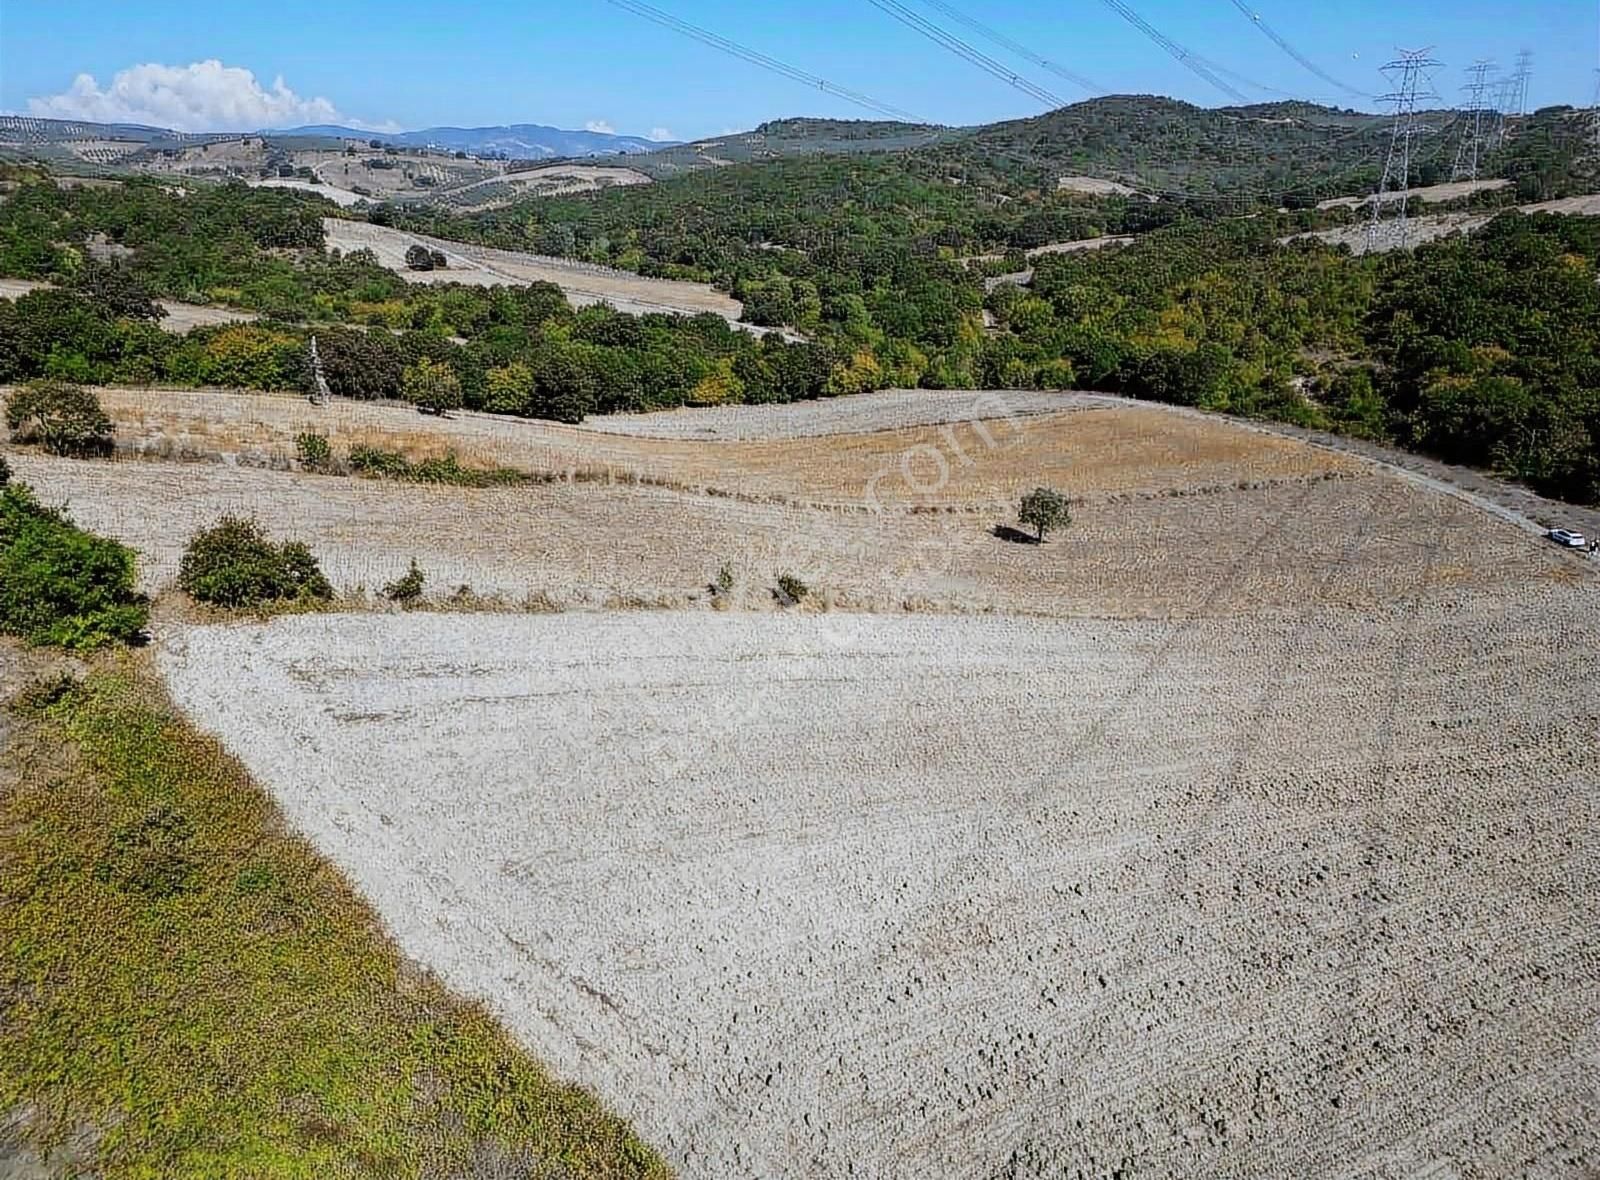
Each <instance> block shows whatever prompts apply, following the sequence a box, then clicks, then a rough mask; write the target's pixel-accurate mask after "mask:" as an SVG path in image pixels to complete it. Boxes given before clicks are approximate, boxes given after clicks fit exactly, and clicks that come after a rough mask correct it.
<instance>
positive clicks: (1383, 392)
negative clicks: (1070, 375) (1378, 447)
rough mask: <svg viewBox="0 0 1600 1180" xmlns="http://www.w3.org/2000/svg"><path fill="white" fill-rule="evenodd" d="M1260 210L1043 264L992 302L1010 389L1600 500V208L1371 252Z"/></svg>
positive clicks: (1515, 216) (1508, 221)
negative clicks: (1407, 249)
mask: <svg viewBox="0 0 1600 1180" xmlns="http://www.w3.org/2000/svg"><path fill="white" fill-rule="evenodd" d="M1270 233H1271V231H1270V229H1268V228H1266V227H1263V226H1262V225H1260V224H1259V223H1256V222H1253V221H1229V222H1215V223H1209V224H1197V225H1192V226H1185V227H1182V228H1179V229H1175V230H1171V231H1166V232H1164V233H1159V234H1153V235H1151V236H1149V237H1148V238H1145V239H1142V240H1141V241H1139V242H1138V243H1137V244H1136V245H1134V246H1131V247H1129V248H1127V249H1122V250H1116V251H1109V252H1105V253H1101V254H1078V255H1071V256H1058V257H1053V258H1047V259H1041V260H1040V262H1039V266H1038V270H1037V274H1036V276H1035V280H1034V283H1033V286H1032V290H1030V291H1023V290H1021V289H1018V288H1004V287H1002V288H1000V289H998V290H997V291H996V292H994V293H993V294H992V295H991V296H990V299H989V305H990V307H991V309H992V312H993V314H994V315H995V316H996V317H997V318H998V319H999V320H1000V322H1001V324H1002V325H1003V326H1004V327H1005V328H1006V329H1007V332H1006V335H1005V337H1003V339H1004V340H1006V341H1007V342H1008V343H1007V345H1006V349H1007V351H1008V353H1009V356H1008V360H1007V364H1006V366H1003V367H1002V368H1001V369H999V370H998V371H995V372H992V373H991V374H990V376H991V377H993V378H994V379H996V381H997V382H998V383H1000V384H1015V383H1021V382H1024V381H1027V380H1028V379H1029V378H1030V376H1031V375H1032V374H1034V373H1036V372H1037V368H1038V366H1040V365H1046V364H1049V365H1057V366H1059V365H1061V364H1062V363H1064V362H1065V363H1070V364H1071V365H1072V367H1073V370H1074V373H1075V375H1076V377H1077V381H1078V383H1079V384H1080V385H1083V386H1086V387H1090V388H1095V389H1103V390H1108V391H1113V392H1120V393H1128V394H1132V395H1134V396H1136V397H1146V398H1152V399H1155V400H1160V401H1168V402H1177V403H1181V404H1185V405H1194V406H1199V407H1202V408H1206V409H1215V410H1224V411H1228V412H1232V413H1240V414H1249V415H1261V416H1270V417H1276V418H1283V419H1287V420H1290V421H1296V422H1300V423H1303V424H1305V425H1310V426H1321V427H1327V428H1330V429H1335V430H1340V431H1343V432H1347V433H1353V434H1358V435H1363V436H1367V437H1374V438H1381V439H1389V440H1392V441H1395V442H1398V443H1400V444H1401V445H1403V446H1407V447H1411V448H1414V449H1418V450H1422V451H1426V452H1430V453H1433V454H1436V455H1439V456H1440V457H1443V458H1445V459H1449V460H1453V461H1457V462H1462V463H1467V464H1472V465H1475V466H1480V467H1487V468H1491V469H1493V470H1496V471H1499V472H1502V473H1504V474H1507V475H1510V476H1513V477H1515V478H1518V479H1522V480H1525V481H1527V482H1529V483H1530V484H1532V485H1533V486H1535V487H1537V488H1539V489H1541V490H1543V491H1545V492H1548V493H1550V494H1553V495H1556V496H1560V497H1563V498H1567V499H1572V500H1579V501H1587V502H1593V501H1596V500H1600V286H1597V285H1596V278H1597V269H1596V264H1597V259H1600V220H1597V219H1593V218H1573V217H1557V216H1551V215H1547V214H1546V215H1539V216H1534V217H1527V216H1524V215H1522V214H1519V213H1515V212H1513V213H1507V214H1504V215H1502V216H1501V217H1499V218H1497V219H1496V220H1495V221H1493V222H1492V223H1491V224H1490V225H1489V226H1488V227H1487V228H1486V229H1485V230H1483V231H1482V232H1480V233H1478V234H1475V235H1473V236H1471V237H1468V238H1453V239H1448V240H1444V241H1439V242H1435V243H1431V244H1429V245H1426V246H1423V247H1421V248H1420V249H1418V250H1416V251H1415V252H1413V253H1404V252H1397V253H1392V254H1381V255H1374V256H1370V257H1364V258H1353V257H1351V256H1350V255H1349V254H1348V253H1345V252H1343V251H1337V250H1332V249H1329V248H1327V247H1325V246H1322V245H1320V244H1317V243H1307V242H1299V243H1291V244H1289V245H1287V246H1284V245H1279V244H1278V243H1277V242H1276V241H1275V240H1273V239H1272V237H1271V236H1270Z"/></svg>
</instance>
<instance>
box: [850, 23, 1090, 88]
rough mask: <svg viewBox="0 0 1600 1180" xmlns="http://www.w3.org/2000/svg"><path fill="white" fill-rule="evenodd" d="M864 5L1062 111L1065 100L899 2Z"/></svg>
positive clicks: (1009, 84)
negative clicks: (875, 9)
mask: <svg viewBox="0 0 1600 1180" xmlns="http://www.w3.org/2000/svg"><path fill="white" fill-rule="evenodd" d="M868 2H869V3H870V4H872V5H873V7H875V8H879V9H882V10H883V11H884V12H886V13H888V14H889V15H890V16H892V17H894V18H895V20H897V21H899V22H900V23H901V24H903V25H905V26H906V27H907V28H910V29H914V30H915V31H916V32H918V33H920V34H922V35H923V36H924V37H926V38H928V40H930V41H932V42H934V43H935V44H937V45H942V46H944V47H945V48H946V49H948V50H949V51H950V52H951V53H953V54H955V55H956V56H957V57H960V58H963V59H965V60H966V61H969V62H971V63H972V64H973V65H975V66H977V67H978V68H979V69H980V70H982V71H983V72H984V73H986V74H989V75H991V76H992V77H995V78H998V79H1000V81H1002V82H1004V83H1005V84H1006V85H1008V86H1011V87H1014V88H1015V89H1017V90H1020V91H1022V93H1023V94H1026V95H1027V96H1028V97H1029V98H1031V99H1033V100H1034V101H1035V102H1039V103H1043V104H1044V105H1045V106H1046V107H1048V108H1049V109H1051V110H1054V109H1055V108H1056V107H1064V106H1066V105H1067V100H1066V99H1064V98H1062V97H1061V96H1060V95H1056V94H1052V93H1050V91H1048V90H1046V89H1045V88H1044V87H1043V86H1040V85H1038V84H1036V83H1034V82H1030V81H1029V80H1028V79H1027V78H1024V77H1023V76H1022V75H1021V74H1019V73H1017V72H1016V71H1015V70H1013V69H1011V68H1009V67H1008V66H1006V65H1004V64H1002V63H1001V62H998V61H996V60H995V59H994V58H992V57H990V56H989V55H988V54H986V53H984V52H983V51H982V50H980V49H975V48H973V47H972V46H971V45H969V44H968V43H967V42H965V41H963V40H962V39H961V38H960V37H957V36H956V35H955V34H954V33H950V32H947V31H945V30H944V29H942V28H940V27H939V26H938V25H936V24H934V23H933V22H932V21H931V20H929V19H928V18H927V17H925V16H922V15H921V14H920V13H916V12H913V11H912V10H911V9H909V8H907V7H906V6H905V5H904V4H901V3H900V2H899V0H868Z"/></svg>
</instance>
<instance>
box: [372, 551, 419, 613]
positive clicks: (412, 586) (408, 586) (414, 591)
mask: <svg viewBox="0 0 1600 1180" xmlns="http://www.w3.org/2000/svg"><path fill="white" fill-rule="evenodd" d="M426 582H427V576H426V575H425V574H424V573H423V572H422V570H421V569H419V568H418V567H417V559H416V558H414V557H413V558H412V559H411V568H410V569H408V570H407V571H406V572H405V573H404V574H402V575H401V576H400V577H398V578H396V579H395V580H394V581H392V582H390V583H389V584H388V585H387V586H385V587H384V588H383V596H384V597H385V598H387V599H388V600H389V601H391V602H398V603H401V604H402V605H405V606H410V605H411V604H412V603H414V602H416V601H417V600H418V599H419V598H421V597H422V588H423V586H424V585H425V584H426Z"/></svg>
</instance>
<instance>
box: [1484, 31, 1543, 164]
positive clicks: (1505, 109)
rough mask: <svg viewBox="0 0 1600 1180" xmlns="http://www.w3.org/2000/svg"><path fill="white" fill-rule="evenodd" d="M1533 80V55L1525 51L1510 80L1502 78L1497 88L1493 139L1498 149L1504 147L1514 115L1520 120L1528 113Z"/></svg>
mask: <svg viewBox="0 0 1600 1180" xmlns="http://www.w3.org/2000/svg"><path fill="white" fill-rule="evenodd" d="M1532 78H1533V53H1532V51H1531V50H1527V49H1524V50H1523V51H1522V52H1521V53H1519V54H1517V65H1516V68H1515V69H1514V70H1513V71H1512V72H1511V76H1510V77H1508V78H1502V79H1501V80H1500V82H1499V84H1498V85H1497V86H1496V87H1495V99H1494V109H1495V126H1494V132H1493V134H1492V136H1491V139H1493V141H1494V146H1495V147H1496V148H1500V147H1504V146H1505V142H1506V127H1507V125H1508V124H1509V123H1510V122H1511V117H1512V116H1513V115H1516V116H1518V117H1519V118H1520V117H1521V116H1523V115H1525V114H1527V113H1528V82H1529V81H1530V80H1531V79H1532Z"/></svg>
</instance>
